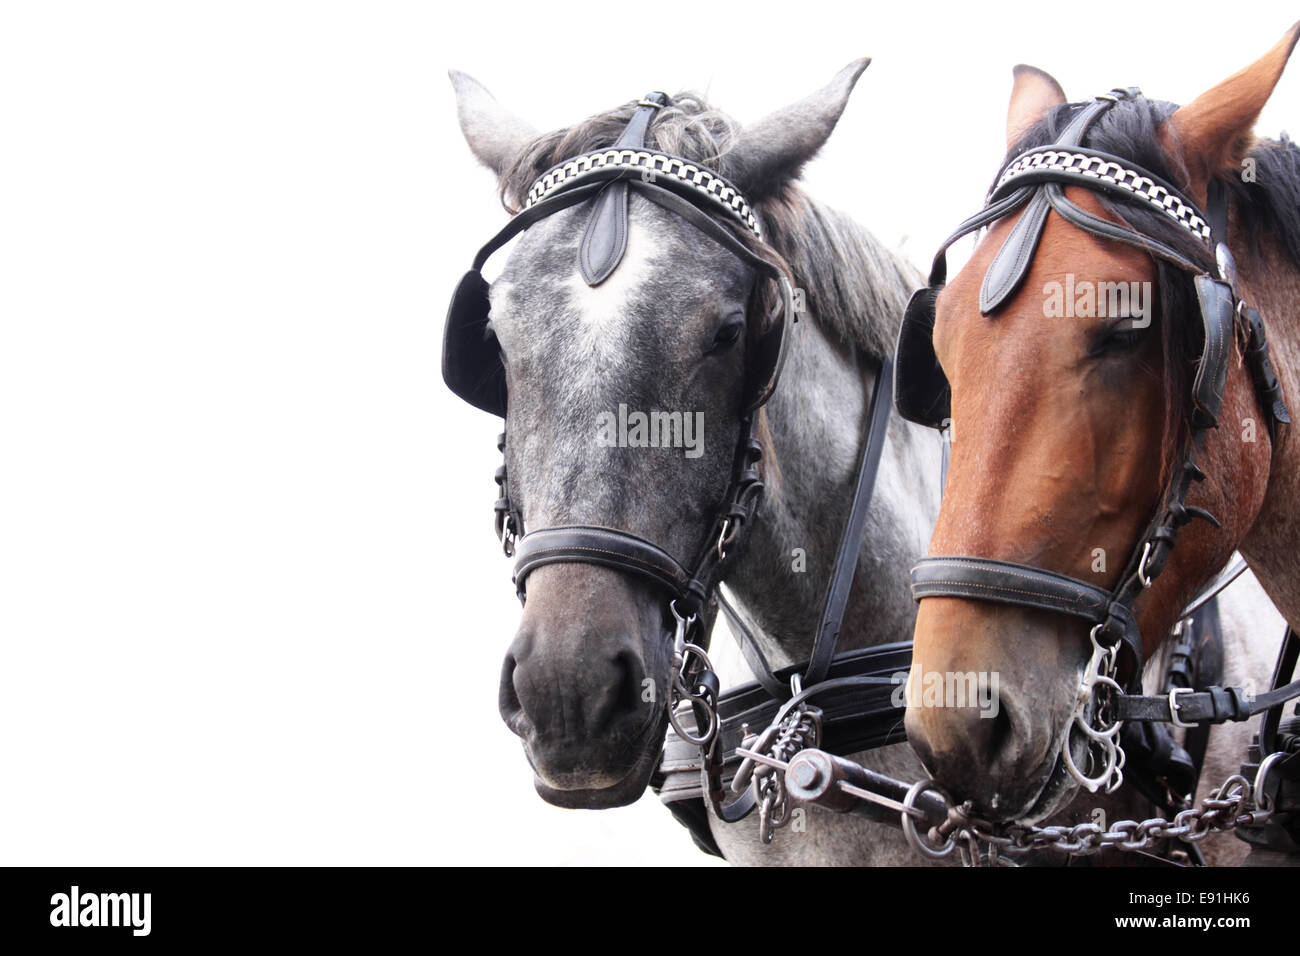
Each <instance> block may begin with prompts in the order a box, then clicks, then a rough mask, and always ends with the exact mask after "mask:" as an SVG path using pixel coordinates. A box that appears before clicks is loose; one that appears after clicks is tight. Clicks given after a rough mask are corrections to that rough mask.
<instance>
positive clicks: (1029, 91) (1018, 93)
mask: <svg viewBox="0 0 1300 956" xmlns="http://www.w3.org/2000/svg"><path fill="white" fill-rule="evenodd" d="M1011 73H1012V75H1013V76H1014V77H1015V83H1014V84H1013V85H1012V87H1011V102H1010V103H1009V104H1008V105H1007V149H1008V150H1010V149H1011V148H1012V147H1013V146H1015V145H1016V143H1018V142H1020V140H1021V139H1023V138H1024V135H1025V134H1026V133H1028V132H1029V130H1030V128H1031V127H1032V126H1033V125H1034V124H1035V123H1037V122H1038V121H1039V120H1041V119H1042V118H1043V117H1044V116H1046V115H1047V112H1048V110H1051V109H1053V108H1054V107H1057V106H1060V105H1062V104H1063V103H1065V102H1066V100H1065V91H1064V90H1062V89H1061V84H1060V83H1057V82H1056V80H1054V79H1053V78H1052V76H1051V74H1049V73H1044V72H1043V71H1042V70H1040V69H1038V67H1036V66H1025V64H1023V63H1021V64H1020V65H1019V66H1017V67H1015V68H1014V69H1013V70H1012V71H1011Z"/></svg>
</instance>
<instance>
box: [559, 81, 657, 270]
mask: <svg viewBox="0 0 1300 956" xmlns="http://www.w3.org/2000/svg"><path fill="white" fill-rule="evenodd" d="M668 103H669V99H668V94H666V93H647V94H646V95H645V97H644V98H643V99H642V100H641V102H640V103H639V104H637V108H636V112H634V113H633V114H632V119H631V120H629V121H628V124H627V126H626V127H624V129H623V135H621V136H620V137H619V138H618V140H617V142H615V143H614V147H615V148H616V149H620V148H631V149H638V148H640V147H642V146H644V145H645V137H646V133H647V131H648V130H649V129H650V120H651V119H652V118H653V117H654V115H655V114H656V113H657V112H659V110H660V109H662V108H663V107H665V106H667V105H668ZM627 196H628V187H627V183H626V182H625V181H622V180H619V181H615V182H611V183H610V184H609V185H608V186H606V187H605V189H604V190H602V191H601V193H600V195H598V196H597V197H596V201H595V202H594V203H593V205H592V210H591V217H590V218H589V219H588V220H587V228H586V229H585V230H584V231H583V234H582V241H581V242H580V243H579V244H578V271H579V272H580V273H581V274H582V278H583V280H584V281H585V282H586V283H587V285H591V286H594V285H599V284H600V283H602V282H604V281H605V280H606V279H608V278H609V276H610V273H612V272H613V271H614V270H615V269H616V268H617V267H618V264H619V263H620V262H622V261H623V253H624V252H626V251H627V219H628V208H627V206H628V199H627Z"/></svg>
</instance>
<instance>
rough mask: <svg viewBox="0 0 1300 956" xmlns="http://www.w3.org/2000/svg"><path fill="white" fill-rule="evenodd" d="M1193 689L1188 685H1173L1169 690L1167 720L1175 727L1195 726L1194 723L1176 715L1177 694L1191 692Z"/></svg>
mask: <svg viewBox="0 0 1300 956" xmlns="http://www.w3.org/2000/svg"><path fill="white" fill-rule="evenodd" d="M1192 693H1195V691H1193V690H1192V688H1190V687H1175V688H1173V689H1172V690H1171V691H1170V692H1169V722H1170V723H1171V724H1173V725H1174V726H1175V727H1195V726H1197V725H1196V724H1195V723H1188V722H1187V721H1185V720H1183V719H1182V718H1181V717H1179V716H1178V695H1179V694H1192Z"/></svg>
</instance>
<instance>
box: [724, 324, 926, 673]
mask: <svg viewBox="0 0 1300 956" xmlns="http://www.w3.org/2000/svg"><path fill="white" fill-rule="evenodd" d="M792 334H793V336H794V341H793V342H792V343H791V348H790V353H789V356H788V358H787V362H786V366H785V369H784V371H783V373H782V379H781V384H780V387H779V388H778V389H777V391H776V394H775V395H774V396H773V397H772V400H771V401H770V402H769V403H768V405H767V407H766V430H767V432H768V437H769V441H768V453H767V461H768V468H767V471H766V481H767V489H766V493H765V496H764V500H763V505H762V508H761V509H760V512H759V519H758V522H757V523H756V525H755V527H754V530H753V534H752V537H751V539H750V541H749V542H748V544H747V546H746V554H745V558H744V560H743V562H742V563H741V565H740V567H738V568H737V569H736V571H735V572H733V574H732V575H731V576H730V578H729V586H730V588H731V590H732V592H733V593H734V594H735V596H736V597H737V598H738V601H739V603H740V604H741V606H742V609H743V610H744V611H745V612H746V614H747V616H748V617H749V618H750V619H751V621H753V623H754V624H755V625H757V631H758V633H757V634H756V637H758V639H759V642H760V644H762V645H763V650H764V653H765V654H767V656H768V659H769V661H770V662H771V663H772V665H773V666H774V667H775V666H780V665H781V664H785V663H793V662H796V661H802V660H805V659H807V657H808V655H809V652H810V651H811V648H812V641H813V637H814V635H815V631H816V627H817V625H818V622H819V617H820V614H821V609H822V604H823V602H824V600H825V592H826V587H827V583H828V582H829V580H830V576H831V572H832V568H833V565H834V561H835V556H836V553H837V551H838V548H839V540H840V535H841V533H842V530H843V528H844V523H845V521H846V520H847V517H848V512H849V506H850V502H851V500H852V497H853V492H854V488H855V485H856V479H857V466H858V460H859V457H860V455H861V448H862V442H863V440H864V433H865V423H866V416H868V415H869V414H870V394H871V389H872V387H873V385H874V382H875V375H876V367H877V364H878V363H877V362H875V361H874V360H867V359H864V358H863V357H862V356H861V355H860V354H859V353H857V352H856V350H854V349H850V348H848V347H845V346H844V345H843V344H841V343H839V342H838V341H833V340H832V339H831V338H830V337H828V335H827V334H826V333H825V332H824V331H823V328H822V325H820V324H819V323H818V322H817V321H816V320H815V319H813V318H812V317H810V316H809V315H808V314H807V313H805V314H804V316H803V317H802V319H801V321H800V322H799V324H798V325H797V326H795V328H794V329H793V330H792ZM882 400H883V401H892V397H891V396H890V395H888V394H885V395H884V396H882ZM941 452H942V449H941V445H940V441H939V438H938V436H937V434H936V433H934V432H932V431H931V430H930V429H921V428H918V427H916V426H914V425H911V424H909V423H907V422H904V421H903V420H902V419H900V418H897V417H896V416H892V415H891V420H890V424H889V435H888V442H887V444H886V446H885V451H884V454H883V455H882V458H881V463H880V470H879V473H878V476H877V480H876V483H875V487H874V492H873V494H872V500H871V509H870V512H869V519H868V524H867V531H866V535H865V543H864V545H863V548H862V551H861V553H860V556H859V565H858V566H859V573H858V575H857V576H856V578H855V581H854V586H853V592H852V596H851V598H850V602H849V607H848V612H847V613H846V615H845V621H844V625H843V628H842V631H841V635H842V636H841V639H840V641H839V644H838V646H839V647H840V648H841V649H850V648H854V647H865V646H869V645H872V644H880V643H887V642H891V641H899V640H906V639H908V638H910V637H911V633H912V626H913V623H914V620H915V616H916V610H915V605H914V603H913V601H912V599H911V595H910V591H909V588H908V573H909V569H910V568H911V565H912V562H913V561H914V560H915V558H916V557H918V556H920V555H921V554H923V553H924V552H925V549H926V545H927V543H928V541H929V537H930V533H931V530H932V528H933V525H934V521H935V518H936V517H937V515H938V502H939V487H938V486H939V467H940V459H941Z"/></svg>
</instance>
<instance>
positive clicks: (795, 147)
mask: <svg viewBox="0 0 1300 956" xmlns="http://www.w3.org/2000/svg"><path fill="white" fill-rule="evenodd" d="M870 63H871V60H870V58H868V57H863V58H862V59H860V60H854V61H853V62H852V63H850V64H849V65H848V66H846V67H845V68H844V69H842V70H840V71H839V73H837V74H835V78H834V79H833V80H831V81H830V83H828V84H826V86H824V87H822V88H821V89H820V90H818V91H817V92H816V93H814V94H812V95H811V96H809V97H807V98H805V99H802V100H800V101H799V102H797V103H791V104H790V105H789V106H787V107H785V108H784V109H780V110H777V111H776V112H775V113H772V114H771V115H769V116H767V117H765V118H763V119H761V120H759V121H758V122H757V123H754V124H752V125H750V126H746V127H744V128H743V129H742V130H741V131H740V135H739V137H738V138H737V141H736V145H735V146H734V147H733V148H732V150H731V152H729V153H728V154H727V157H726V164H727V165H726V170H727V176H728V178H730V179H732V180H733V181H735V183H736V185H738V186H739V187H740V188H741V189H743V190H744V191H745V192H746V193H747V194H748V195H749V198H750V199H753V200H757V199H760V198H762V197H763V196H765V195H769V194H770V193H771V192H772V191H773V190H775V189H776V188H777V187H778V186H780V185H781V184H782V183H784V182H787V181H789V180H791V179H797V178H798V177H799V173H800V171H801V170H802V169H803V165H804V163H806V162H808V160H810V159H812V158H813V156H815V155H816V154H817V151H818V150H819V149H821V148H822V147H823V146H824V145H825V144H826V140H828V139H829V138H830V135H831V131H832V130H833V129H835V124H836V123H838V122H839V119H840V114H842V113H843V112H844V107H845V106H846V105H847V104H848V101H849V94H850V93H852V92H853V87H854V85H855V84H856V83H857V82H858V77H859V76H861V75H862V71H863V70H865V69H866V68H867V66H868V64H870Z"/></svg>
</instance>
